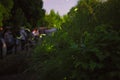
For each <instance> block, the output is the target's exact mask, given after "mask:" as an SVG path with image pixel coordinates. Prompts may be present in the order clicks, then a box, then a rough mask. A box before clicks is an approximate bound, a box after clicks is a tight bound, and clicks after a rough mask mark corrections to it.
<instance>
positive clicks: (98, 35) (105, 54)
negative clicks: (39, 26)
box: [32, 0, 120, 80]
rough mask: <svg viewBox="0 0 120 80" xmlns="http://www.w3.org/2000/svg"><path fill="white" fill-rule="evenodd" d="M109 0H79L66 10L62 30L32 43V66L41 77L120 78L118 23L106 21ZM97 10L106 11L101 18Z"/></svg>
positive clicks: (45, 79)
mask: <svg viewBox="0 0 120 80" xmlns="http://www.w3.org/2000/svg"><path fill="white" fill-rule="evenodd" d="M111 1H112V0H108V1H107V2H105V3H101V2H97V0H90V1H88V0H80V1H79V2H78V4H77V6H75V7H74V8H72V9H71V11H70V12H69V14H68V16H67V20H66V22H65V23H64V24H63V25H62V26H63V27H62V28H63V30H61V31H57V32H56V33H55V34H53V35H52V36H47V37H46V38H44V40H43V42H42V44H40V45H38V46H37V47H36V49H35V50H34V55H33V58H32V59H33V65H32V70H33V71H35V72H36V73H37V74H38V75H40V76H39V78H40V79H41V80H106V79H108V80H119V79H120V76H119V75H120V67H119V66H120V63H119V62H120V42H119V41H120V29H119V27H118V25H119V24H117V28H118V29H115V27H116V25H115V24H114V25H113V24H111V22H106V20H108V19H109V15H111V14H113V13H109V7H110V5H109V3H110V4H111ZM116 1H118V0H116ZM118 2H119V1H118ZM113 4H116V3H112V4H111V5H113ZM106 5H109V7H107V6H106ZM98 6H99V7H100V8H99V9H96V8H97V7H98ZM101 7H104V8H102V9H101ZM103 9H105V10H106V11H104V12H102V10H103ZM113 9H116V8H113ZM119 9H120V7H119ZM117 10H118V9H117ZM98 12H101V15H102V16H103V15H104V14H107V15H106V17H103V19H104V20H105V21H104V20H103V21H102V19H101V18H100V14H99V13H98ZM116 12H117V11H116ZM102 16H101V17H102ZM104 16H105V15H104ZM112 16H116V15H112ZM114 19H115V18H114ZM111 21H112V19H111Z"/></svg>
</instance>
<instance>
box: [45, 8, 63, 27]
mask: <svg viewBox="0 0 120 80" xmlns="http://www.w3.org/2000/svg"><path fill="white" fill-rule="evenodd" d="M45 21H46V26H48V27H55V28H57V29H61V24H62V22H63V20H62V18H61V16H60V15H59V14H58V13H55V12H54V10H51V11H50V14H46V16H45Z"/></svg>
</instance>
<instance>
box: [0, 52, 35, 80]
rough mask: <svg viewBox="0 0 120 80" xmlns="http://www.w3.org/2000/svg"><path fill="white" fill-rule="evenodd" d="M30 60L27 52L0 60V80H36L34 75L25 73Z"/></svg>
mask: <svg viewBox="0 0 120 80" xmlns="http://www.w3.org/2000/svg"><path fill="white" fill-rule="evenodd" d="M30 60H31V59H30V53H29V52H21V53H19V54H10V55H7V57H6V58H5V59H2V60H0V80H36V79H37V78H36V75H35V74H34V73H30V72H26V70H27V69H28V68H29V65H30V62H31V61H30Z"/></svg>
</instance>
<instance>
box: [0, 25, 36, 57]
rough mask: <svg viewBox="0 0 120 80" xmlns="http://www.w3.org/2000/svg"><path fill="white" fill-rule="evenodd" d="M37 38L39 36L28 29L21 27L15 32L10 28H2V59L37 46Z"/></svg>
mask: <svg viewBox="0 0 120 80" xmlns="http://www.w3.org/2000/svg"><path fill="white" fill-rule="evenodd" d="M33 31H34V30H33ZM36 36H38V35H36V34H35V33H33V32H32V31H31V30H30V29H28V28H24V27H20V29H17V30H14V29H13V28H12V27H10V26H8V27H5V28H4V29H3V28H2V27H0V58H3V57H5V56H6V55H7V54H11V53H18V52H20V51H21V50H22V51H23V50H28V48H29V47H31V46H33V45H35V41H34V39H35V37H36Z"/></svg>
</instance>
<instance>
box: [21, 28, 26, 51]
mask: <svg viewBox="0 0 120 80" xmlns="http://www.w3.org/2000/svg"><path fill="white" fill-rule="evenodd" d="M20 35H21V46H22V49H24V47H25V44H26V41H27V33H26V32H25V29H24V27H21V29H20Z"/></svg>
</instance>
